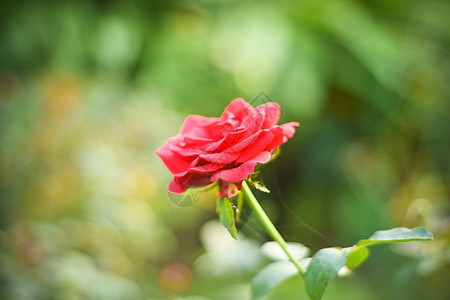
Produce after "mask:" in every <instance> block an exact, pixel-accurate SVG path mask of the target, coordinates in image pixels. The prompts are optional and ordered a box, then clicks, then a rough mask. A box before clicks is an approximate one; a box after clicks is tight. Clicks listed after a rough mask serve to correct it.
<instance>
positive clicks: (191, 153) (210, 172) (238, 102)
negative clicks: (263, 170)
mask: <svg viewBox="0 0 450 300" xmlns="http://www.w3.org/2000/svg"><path fill="white" fill-rule="evenodd" d="M279 118H280V106H279V105H278V104H277V103H275V102H269V103H265V104H262V105H260V106H258V107H256V108H254V107H253V106H251V105H250V104H249V103H247V102H245V101H244V99H241V98H238V99H235V100H233V101H232V102H231V103H230V104H229V105H228V107H227V108H225V111H224V112H223V114H222V115H221V116H220V118H207V117H203V116H198V115H191V116H189V117H187V118H186V120H185V121H184V123H183V125H182V126H181V130H180V133H179V134H178V135H177V136H175V137H172V138H169V139H168V140H167V142H166V143H165V144H164V145H162V146H161V147H159V149H158V150H156V152H155V153H156V155H158V156H159V157H160V158H161V159H162V161H163V162H164V164H165V165H166V166H167V168H169V170H170V172H172V173H173V175H174V178H173V180H172V181H171V182H170V184H169V191H170V192H172V193H176V194H180V193H183V192H184V191H186V189H187V188H191V187H203V186H207V185H210V184H211V183H213V182H216V181H218V182H219V187H220V192H219V195H218V197H227V198H231V197H233V196H234V195H236V193H238V192H239V191H240V190H241V184H242V180H244V179H246V178H247V177H248V176H249V175H250V174H253V173H254V170H255V166H256V165H257V164H260V163H266V162H268V161H269V160H270V158H271V156H272V153H273V151H274V150H275V149H276V148H277V147H279V146H280V145H282V144H284V143H286V142H287V140H288V138H291V137H292V136H293V135H294V133H295V127H296V126H299V123H297V122H290V123H286V124H283V125H276V124H277V122H278V119H279Z"/></svg>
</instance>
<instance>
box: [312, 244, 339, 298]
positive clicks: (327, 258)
mask: <svg viewBox="0 0 450 300" xmlns="http://www.w3.org/2000/svg"><path fill="white" fill-rule="evenodd" d="M346 261H347V251H345V250H340V249H336V248H325V249H321V250H319V251H318V252H317V253H316V254H315V255H314V256H313V258H312V259H311V261H310V262H309V265H308V268H307V269H306V274H305V287H306V292H307V293H308V295H309V297H310V298H311V299H312V300H320V299H321V298H322V296H323V293H324V291H325V288H326V287H327V285H328V283H329V282H330V280H332V279H333V278H334V277H336V275H337V273H338V272H339V270H340V269H341V268H342V267H343V266H344V265H345V262H346Z"/></svg>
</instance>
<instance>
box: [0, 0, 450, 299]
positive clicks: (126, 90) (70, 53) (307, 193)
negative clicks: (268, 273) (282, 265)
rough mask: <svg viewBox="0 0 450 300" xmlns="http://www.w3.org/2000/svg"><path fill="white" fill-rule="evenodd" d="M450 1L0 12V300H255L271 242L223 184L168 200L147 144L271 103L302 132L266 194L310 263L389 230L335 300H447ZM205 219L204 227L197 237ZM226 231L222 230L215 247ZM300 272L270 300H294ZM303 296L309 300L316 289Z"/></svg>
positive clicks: (147, 4)
mask: <svg viewBox="0 0 450 300" xmlns="http://www.w3.org/2000/svg"><path fill="white" fill-rule="evenodd" d="M449 12H450V4H449V3H448V2H447V1H443V0H442V1H440V0H413V1H406V0H395V1H388V0H372V1H357V0H354V1H350V0H347V1H346V0H324V1H314V0H304V1H295V2H294V1H292V2H291V1H283V0H279V1H273V2H270V1H233V0H222V1H212V0H191V1H175V0H172V1H163V0H159V1H157V0H152V1H144V0H141V1H107V0H98V1H83V0H82V1H16V2H11V1H2V2H1V4H0V126H1V130H0V172H1V173H0V178H1V181H0V191H1V192H0V197H1V199H0V217H1V218H0V226H1V227H0V228H1V230H0V240H1V250H0V265H1V266H0V298H1V299H190V300H194V299H196V300H199V299H219V300H220V299H249V297H250V296H249V295H250V287H249V282H250V278H251V277H252V276H253V275H254V274H255V273H256V272H257V271H258V270H260V269H261V268H262V266H264V264H266V263H267V259H266V258H264V256H262V255H261V252H260V250H259V247H260V245H261V244H262V243H263V242H264V241H266V240H267V236H266V235H265V234H264V232H263V231H262V230H261V227H260V226H259V224H258V222H257V220H256V219H254V218H253V217H252V216H251V215H250V213H249V211H248V208H247V209H246V208H245V207H244V211H243V213H242V217H243V220H244V221H243V222H241V224H238V225H239V227H240V229H241V230H240V232H239V233H238V238H239V240H238V241H232V240H231V239H229V238H228V237H227V232H226V230H225V229H224V228H221V227H220V226H219V225H218V224H217V223H207V222H206V221H208V220H211V219H216V218H217V216H216V215H215V208H214V205H215V203H216V201H215V199H214V191H212V192H205V193H202V194H201V195H198V197H199V198H198V197H197V198H195V199H194V200H195V201H194V202H196V204H195V205H190V206H188V207H184V208H183V207H180V206H177V205H174V202H175V201H173V198H171V197H169V196H168V195H167V188H166V186H167V183H168V181H169V179H170V174H169V172H167V170H166V169H165V168H164V166H163V165H162V163H161V162H160V161H159V160H158V159H157V157H155V155H154V154H153V151H154V150H155V149H156V148H157V147H158V146H159V145H161V144H162V143H163V142H164V141H165V140H166V139H167V138H168V137H169V136H173V135H175V134H176V133H177V132H178V129H179V126H180V125H181V123H182V121H183V119H184V117H186V116H187V115H188V114H202V115H206V116H217V115H219V114H220V113H221V111H222V110H223V108H224V107H225V106H226V104H227V103H228V102H229V101H231V100H232V99H234V98H236V97H243V98H245V99H246V100H248V101H253V100H254V101H253V104H255V105H256V104H259V103H258V101H261V98H257V96H258V95H259V94H260V92H265V93H266V94H267V95H268V96H269V97H270V98H271V99H273V100H274V101H277V102H279V103H280V105H281V107H282V110H283V113H282V117H281V118H282V121H300V122H301V123H302V127H300V128H299V130H298V132H297V134H296V136H295V137H294V138H293V139H292V140H291V141H290V142H289V143H287V144H286V145H285V146H283V149H282V153H281V155H280V156H279V157H278V158H277V160H276V161H275V162H273V163H271V164H269V165H268V166H266V167H264V168H263V170H262V177H263V179H264V182H265V184H266V185H267V187H268V188H269V189H270V190H271V191H272V193H271V194H268V195H267V194H263V193H261V194H258V197H259V198H260V199H261V200H262V204H263V206H264V207H265V208H266V209H267V211H268V213H269V214H270V216H271V217H272V219H274V221H275V222H276V224H277V227H278V228H279V229H280V231H281V232H282V234H283V235H284V236H285V237H286V239H287V240H289V241H297V242H301V243H303V244H305V245H307V246H310V247H311V248H312V249H313V250H314V251H316V250H318V249H319V248H322V247H328V246H344V247H345V246H349V245H352V244H353V243H354V242H356V241H357V240H359V239H361V238H365V237H367V236H369V235H370V234H371V233H372V232H374V231H376V230H379V229H386V228H389V227H393V226H409V227H413V226H425V227H426V228H427V229H428V230H430V231H431V232H433V234H434V235H435V240H434V241H433V242H430V243H424V244H410V245H408V246H407V247H405V246H404V245H403V246H402V245H398V246H399V247H395V248H393V250H395V252H397V253H399V254H401V255H397V254H395V253H393V252H392V251H391V250H390V249H389V247H380V248H379V249H378V248H376V247H375V249H373V250H374V251H372V253H371V259H370V260H369V261H368V262H367V263H366V264H364V265H363V266H361V267H360V268H359V269H358V270H357V271H356V273H357V274H356V275H355V276H351V277H349V278H344V279H340V280H336V281H334V282H333V283H332V284H331V285H330V288H329V291H327V294H326V295H325V299H346V300H347V299H421V300H422V299H445V298H446V297H447V296H448V295H449V293H450V292H449V290H448V276H449V272H448V271H449V256H450V255H449V248H448V245H449V243H448V242H449V235H450V227H449V223H448V221H449V217H448V212H449V195H450V188H449V186H450V185H449V174H450V159H449V154H448V153H449V150H448V149H449V146H450V136H449V131H450V102H449V99H450V87H449V85H448V79H449V78H450V76H449V75H450V74H449V70H450V55H449V46H450V19H449V18H448V15H449ZM205 224H206V225H205ZM224 234H225V236H224ZM297 281H298V279H296V278H293V279H292V280H289V281H288V282H286V283H284V284H282V285H281V286H279V287H277V288H276V289H275V290H274V291H273V292H272V293H271V295H269V296H268V297H267V299H288V300H289V299H299V296H298V293H303V294H304V290H303V286H302V284H299V283H298V282H297ZM304 295H305V299H306V294H304Z"/></svg>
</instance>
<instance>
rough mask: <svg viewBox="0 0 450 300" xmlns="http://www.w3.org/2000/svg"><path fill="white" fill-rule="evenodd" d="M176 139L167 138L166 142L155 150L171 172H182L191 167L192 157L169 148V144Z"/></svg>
mask: <svg viewBox="0 0 450 300" xmlns="http://www.w3.org/2000/svg"><path fill="white" fill-rule="evenodd" d="M176 141H177V138H176V137H175V138H169V139H168V140H167V142H166V143H165V144H164V145H162V146H161V147H159V148H158V150H156V151H155V154H156V155H158V156H159V157H160V158H161V160H162V161H163V163H164V164H165V165H166V167H167V168H168V169H169V171H170V172H172V173H173V174H176V173H180V172H184V171H186V170H187V169H189V167H191V163H192V159H190V158H188V157H183V156H180V155H179V154H177V153H175V152H173V151H172V150H171V149H170V145H171V144H172V143H174V142H176Z"/></svg>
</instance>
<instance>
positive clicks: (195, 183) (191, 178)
mask: <svg viewBox="0 0 450 300" xmlns="http://www.w3.org/2000/svg"><path fill="white" fill-rule="evenodd" d="M210 183H211V182H210V176H209V175H208V174H201V173H187V174H185V175H183V176H174V177H173V179H172V181H171V182H170V183H169V192H171V193H175V194H181V193H183V192H185V191H186V189H187V188H193V187H203V186H207V185H209V184H210Z"/></svg>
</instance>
